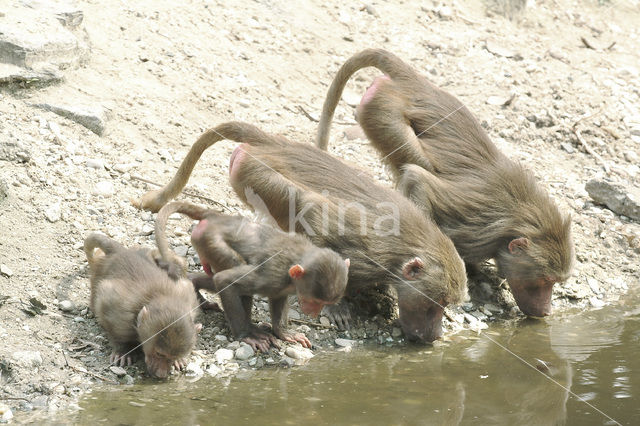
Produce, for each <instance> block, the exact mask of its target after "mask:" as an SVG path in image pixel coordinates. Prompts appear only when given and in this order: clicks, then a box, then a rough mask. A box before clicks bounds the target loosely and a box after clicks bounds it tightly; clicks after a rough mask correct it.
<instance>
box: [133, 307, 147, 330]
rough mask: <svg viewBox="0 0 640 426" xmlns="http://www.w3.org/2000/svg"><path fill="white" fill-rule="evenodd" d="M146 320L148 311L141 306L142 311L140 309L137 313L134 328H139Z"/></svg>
mask: <svg viewBox="0 0 640 426" xmlns="http://www.w3.org/2000/svg"><path fill="white" fill-rule="evenodd" d="M148 319H149V310H148V309H147V307H146V306H143V307H142V309H140V312H138V319H137V321H136V326H137V327H140V326H141V325H142V323H143V322H145V321H147V320H148Z"/></svg>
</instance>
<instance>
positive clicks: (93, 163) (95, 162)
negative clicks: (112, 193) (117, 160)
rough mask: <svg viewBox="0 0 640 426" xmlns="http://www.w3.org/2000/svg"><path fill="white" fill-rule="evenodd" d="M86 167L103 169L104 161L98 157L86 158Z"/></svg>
mask: <svg viewBox="0 0 640 426" xmlns="http://www.w3.org/2000/svg"><path fill="white" fill-rule="evenodd" d="M87 167H89V168H90V169H96V170H103V169H104V161H103V160H101V159H100V158H89V159H88V160H87Z"/></svg>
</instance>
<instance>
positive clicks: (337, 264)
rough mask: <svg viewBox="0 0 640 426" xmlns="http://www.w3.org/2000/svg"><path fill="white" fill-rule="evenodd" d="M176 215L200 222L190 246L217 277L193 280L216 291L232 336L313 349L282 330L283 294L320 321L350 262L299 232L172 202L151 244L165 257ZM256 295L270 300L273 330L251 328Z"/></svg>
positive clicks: (264, 345) (264, 346) (260, 345)
mask: <svg viewBox="0 0 640 426" xmlns="http://www.w3.org/2000/svg"><path fill="white" fill-rule="evenodd" d="M175 212H178V213H181V214H184V215H187V216H189V217H190V218H192V219H196V220H200V223H199V224H198V225H197V226H196V228H195V229H194V231H193V233H192V235H191V242H192V243H193V246H194V248H195V249H196V251H197V252H198V255H199V256H200V260H201V262H202V265H203V267H204V268H205V271H206V272H207V273H212V272H213V271H215V275H213V277H211V278H209V277H206V276H205V277H203V276H198V277H195V278H194V279H193V283H194V285H195V286H196V288H206V289H209V290H213V291H216V292H218V294H219V296H220V299H221V300H222V306H223V308H224V312H225V315H226V317H227V320H228V321H229V324H230V326H231V331H232V332H233V335H234V336H235V337H236V338H237V339H241V340H243V341H245V342H246V343H248V344H249V345H251V346H252V347H253V348H254V349H260V350H262V351H265V352H266V351H267V350H268V349H269V346H271V345H272V344H273V345H274V346H278V344H277V340H276V339H275V338H274V336H275V337H277V338H279V339H282V340H286V341H289V342H298V343H300V344H302V345H303V346H305V347H309V348H310V347H311V342H310V341H309V339H307V338H306V337H305V336H304V334H302V333H289V332H287V330H286V327H287V311H288V308H287V295H289V294H297V296H298V302H299V305H300V308H301V309H302V311H303V312H304V313H306V314H311V315H316V316H317V315H318V314H319V313H320V310H321V309H322V307H323V306H324V305H327V304H332V303H336V302H337V301H338V300H339V299H340V298H341V297H342V295H343V294H344V290H345V288H346V286H347V271H348V265H349V262H348V261H344V260H343V259H342V258H341V257H340V256H339V255H338V254H337V253H335V252H334V251H332V250H329V249H326V248H325V249H321V248H318V247H316V246H314V245H313V244H312V243H311V241H309V239H308V238H307V237H305V236H303V235H297V234H288V233H285V232H282V231H281V230H280V229H277V228H274V227H272V226H270V225H266V224H258V223H254V222H251V221H249V220H247V219H245V218H243V217H242V216H226V215H223V214H220V213H218V212H216V211H214V210H210V209H206V208H204V207H200V206H197V205H195V204H191V203H187V202H173V203H169V204H167V205H165V206H164V207H162V209H160V212H158V217H157V219H156V243H157V245H158V249H159V251H160V253H161V255H162V256H163V257H166V256H169V255H170V254H171V252H170V251H169V246H168V243H167V237H166V235H165V227H166V224H167V219H168V217H169V215H171V214H172V213H175ZM254 294H259V295H262V296H266V297H268V298H269V306H270V310H271V320H272V322H273V325H272V327H271V333H269V332H267V331H266V330H262V329H259V328H258V327H257V326H255V325H253V324H252V323H251V307H252V305H253V303H252V301H253V295H254Z"/></svg>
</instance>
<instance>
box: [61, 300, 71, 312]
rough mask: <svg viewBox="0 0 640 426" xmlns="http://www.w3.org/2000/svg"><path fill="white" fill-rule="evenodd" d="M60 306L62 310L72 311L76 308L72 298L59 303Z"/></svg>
mask: <svg viewBox="0 0 640 426" xmlns="http://www.w3.org/2000/svg"><path fill="white" fill-rule="evenodd" d="M58 308H60V310H61V311H62V312H71V311H73V309H74V306H73V302H72V301H71V300H63V301H61V302H60V303H58Z"/></svg>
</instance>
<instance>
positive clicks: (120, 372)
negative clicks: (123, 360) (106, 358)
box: [109, 365, 127, 377]
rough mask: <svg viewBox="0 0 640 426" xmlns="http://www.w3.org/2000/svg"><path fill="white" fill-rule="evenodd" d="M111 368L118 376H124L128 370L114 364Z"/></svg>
mask: <svg viewBox="0 0 640 426" xmlns="http://www.w3.org/2000/svg"><path fill="white" fill-rule="evenodd" d="M109 370H111V372H112V373H113V374H115V375H116V376H118V377H122V376H124V375H126V374H127V370H125V369H124V368H122V367H118V366H117V365H112V366H111V367H109Z"/></svg>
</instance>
